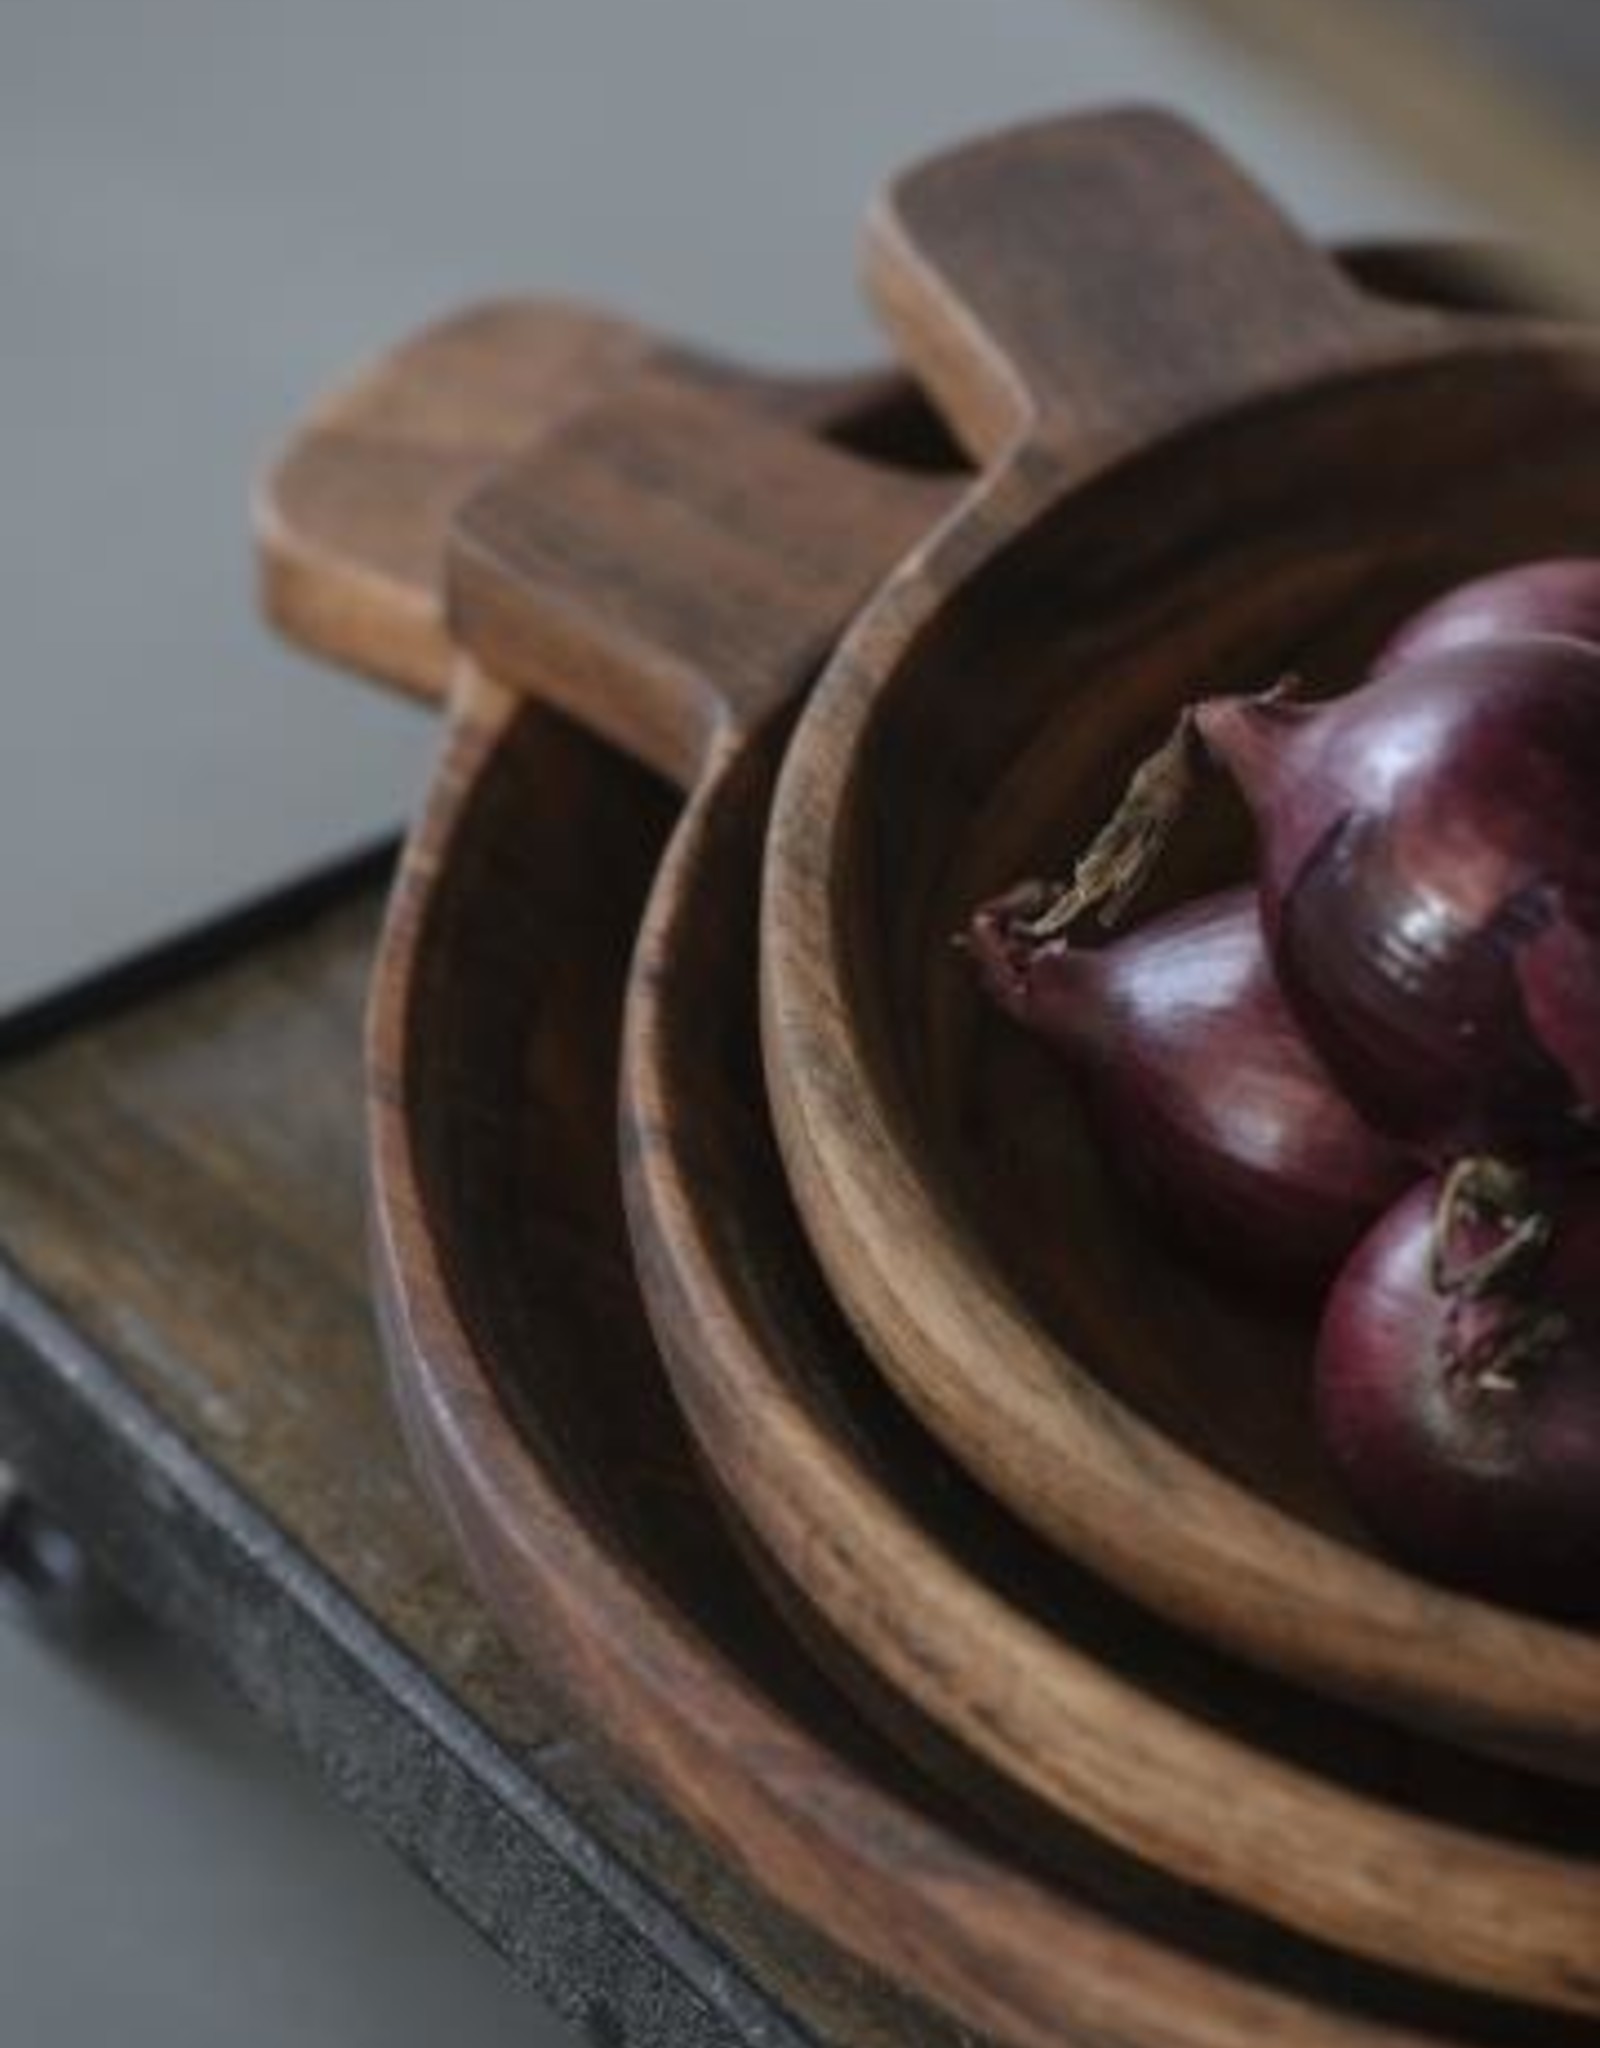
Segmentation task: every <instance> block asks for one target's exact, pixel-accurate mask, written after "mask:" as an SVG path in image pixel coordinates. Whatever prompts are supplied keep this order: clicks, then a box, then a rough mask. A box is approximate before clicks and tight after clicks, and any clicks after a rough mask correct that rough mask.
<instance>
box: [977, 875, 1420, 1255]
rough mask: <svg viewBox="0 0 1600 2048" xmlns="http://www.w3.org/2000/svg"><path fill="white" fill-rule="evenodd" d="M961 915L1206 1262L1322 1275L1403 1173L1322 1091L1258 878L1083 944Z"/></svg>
mask: <svg viewBox="0 0 1600 2048" xmlns="http://www.w3.org/2000/svg"><path fill="white" fill-rule="evenodd" d="M1028 901H1029V899H1028V898H1027V897H1026V896H1025V895H1018V894H1017V893H1015V892H1014V893H1013V894H1012V895H1011V896H1008V897H1005V898H1002V899H1000V901H999V902H998V903H995V904H990V905H986V906H985V907H984V908H983V909H982V910H980V911H979V912H978V913H977V915H976V916H975V917H974V918H973V920H972V924H971V928H970V931H969V934H968V942H969V945H970V948H971V952H972V955H973V958H974V960H975V962H976V964H977V966H978V969H979V972H980V975H981V977H982V979H983V982H984V985H985V987H986V989H987V990H988V992H989V994H990V995H991V996H992V997H993V998H994V1000H995V1001H996V1002H997V1003H998V1004H999V1005H1000V1007H1001V1008H1002V1009H1004V1010H1005V1011H1006V1012H1007V1013H1008V1014H1009V1015H1010V1016H1012V1017H1013V1018H1015V1019H1016V1020H1017V1021H1018V1022H1019V1023H1020V1024H1022V1025H1024V1026H1025V1027H1026V1028H1027V1029H1028V1030H1030V1031H1032V1032H1034V1033H1036V1034H1037V1035H1038V1036H1039V1037H1040V1038H1042V1039H1043V1040H1045V1041H1046V1042H1047V1043H1048V1044H1049V1045H1051V1046H1052V1047H1053V1048H1054V1049H1055V1050H1056V1051H1057V1052H1058V1053H1060V1054H1061V1055H1062V1056H1063V1057H1064V1058H1065V1059H1066V1061H1067V1062H1068V1064H1069V1065H1070V1066H1071V1067H1072V1069H1073V1070H1074V1072H1075V1073H1076V1074H1077V1075H1078V1076H1079V1078H1080V1080H1081V1081H1082V1083H1083V1084H1084V1087H1085V1089H1086V1093H1087V1098H1088V1103H1089V1107H1090V1111H1091V1115H1092V1118H1093V1121H1094V1124H1095V1127H1096V1130H1097V1133H1098V1135H1099V1137H1100V1140H1101V1143H1102V1145H1103V1146H1104V1148H1105V1149H1106V1151H1107V1152H1108V1153H1109V1154H1110V1155H1111V1157H1112V1159H1113V1161H1114V1163H1115V1164H1116V1166H1117V1168H1118V1170H1119V1171H1120V1172H1121V1173H1122V1174H1123V1175H1124V1176H1125V1177H1126V1178H1128V1179H1129V1180H1130V1181H1132V1182H1133V1184H1134V1185H1135V1186H1136V1187H1137V1188H1138V1190H1139V1191H1140V1192H1141V1194H1143V1196H1144V1197H1145V1198H1146V1200H1147V1201H1149V1202H1150V1203H1151V1204H1152V1205H1153V1206H1154V1207H1155V1208H1156V1209H1157V1210H1158V1211H1159V1212H1160V1214H1161V1215H1162V1216H1164V1217H1165V1218H1166V1219H1167V1220H1168V1221H1169V1222H1170V1223H1172V1224H1173V1226H1174V1227H1175V1228H1176V1229H1177V1231H1178V1232H1179V1233H1180V1234H1181V1236H1182V1237H1183V1238H1184V1239H1185V1240H1186V1241H1187V1242H1188V1243H1189V1244H1190V1245H1191V1246H1193V1247H1194V1248H1195V1249H1196V1250H1198V1251H1200V1252H1203V1253H1204V1254H1205V1255H1206V1257H1207V1259H1208V1261H1209V1262H1211V1263H1213V1264H1215V1263H1221V1264H1224V1265H1228V1266H1232V1267H1235V1268H1240V1267H1244V1268H1247V1269H1248V1271H1249V1272H1250V1273H1251V1275H1252V1276H1253V1277H1254V1278H1255V1279H1256V1280H1258V1281H1260V1280H1263V1279H1266V1278H1269V1277H1270V1278H1273V1279H1275V1280H1276V1282H1277V1284H1278V1290H1279V1291H1280V1292H1283V1293H1292V1292H1299V1291H1302V1290H1304V1289H1306V1288H1308V1287H1310V1286H1313V1285H1320V1284H1325V1283H1326V1281H1327V1280H1328V1279H1330V1278H1331V1277H1332V1275H1333V1273H1334V1272H1335V1271H1336V1270H1337V1268H1338V1266H1339V1264H1340V1262H1341V1261H1342V1260H1343V1259H1344V1257H1345V1256H1346V1255H1347V1254H1348V1252H1349V1250H1350V1248H1351V1247H1352V1245H1354V1244H1355V1243H1356V1241H1357V1240H1358V1239H1359V1237H1360V1236H1361V1234H1362V1233H1363V1231H1364V1230H1366V1229H1367V1228H1368V1226H1369V1225H1370V1224H1371V1222H1372V1220H1373V1218H1374V1217H1375V1216H1377V1215H1378V1214H1380V1213H1381V1211H1382V1210H1383V1208H1384V1207H1385V1205H1386V1204H1388V1203H1389V1202H1391V1201H1393V1200H1394V1198H1395V1197H1396V1195H1398V1194H1399V1192H1400V1191H1401V1189H1402V1188H1404V1187H1405V1186H1406V1185H1407V1183H1408V1181H1409V1180H1410V1179H1411V1178H1412V1173H1411V1170H1410V1169H1409V1168H1408V1166H1407V1164H1406V1162H1405V1160H1404V1158H1403V1156H1402V1155H1401V1154H1400V1153H1399V1152H1398V1151H1397V1150H1396V1149H1395V1148H1394V1147H1392V1146H1390V1145H1388V1144H1386V1143H1385V1142H1384V1141H1383V1140H1382V1139H1380V1138H1378V1137H1377V1136H1376V1134H1375V1133H1374V1132H1372V1131H1371V1130H1370V1129H1368V1127H1367V1126H1366V1125H1365V1124H1363V1123H1362V1122H1361V1120H1360V1118H1359V1117H1358V1116H1357V1115H1356V1113H1355V1111H1354V1110H1352V1109H1351V1108H1350V1107H1349V1106H1348V1104H1347V1103H1346V1102H1345V1101H1344V1100H1343V1098H1342V1097H1341V1096H1340V1095H1339V1094H1338V1093H1337V1091H1336V1090H1335V1089H1334V1087H1333V1085H1332V1083H1331V1082H1330V1080H1329V1079H1328V1076H1327V1073H1326V1072H1325V1070H1324V1069H1323V1067H1322V1065H1321V1063H1320V1061H1319V1060H1318V1059H1317V1057H1316V1055H1315V1054H1314V1053H1313V1052H1312V1050H1311V1048H1310V1046H1309V1045H1308V1044H1307V1043H1306V1040H1305V1037H1304V1035H1303V1034H1302V1033H1301V1031H1300V1030H1299V1029H1298V1027H1297V1026H1296V1025H1295V1023H1294V1020H1293V1019H1292V1018H1291V1017H1290V1015H1289V1012H1288V1010H1287V1008H1286V1007H1285V1005H1284V1002H1283V999H1282V997H1281V996H1280V995H1279V993H1278V990H1277V987H1276V984H1275V982H1274V980H1273V976H1272V972H1271V968H1270V966H1269V964H1268V960H1267V954H1266V948H1265V945H1264V943H1263V941H1262V937H1261V926H1260V919H1259V917H1258V916H1257V914H1256V907H1255V896H1254V892H1253V891H1252V890H1249V889H1237V890H1230V891H1229V892H1227V893H1226V894H1224V895H1221V896H1214V897H1209V898H1206V899H1205V900H1203V901H1201V902H1198V903H1193V904H1189V905H1186V906H1185V907H1184V908H1183V909H1181V910H1179V911H1176V912H1174V913H1172V914H1170V915H1169V916H1166V917H1162V918H1158V919H1155V920H1153V921H1151V922H1150V923H1149V924H1146V925H1144V926H1141V927H1140V928H1139V929H1138V930H1136V931H1134V932H1131V933H1130V934H1128V935H1127V936H1126V937H1124V938H1120V939H1118V940H1116V941H1114V942H1113V943H1111V944H1108V945H1105V946H1101V947H1098V948H1094V949H1087V948H1084V947H1081V946H1075V945H1072V944H1070V943H1069V942H1068V941H1067V940H1066V939H1063V938H1052V939H1049V940H1046V941H1044V942H1043V943H1035V942H1030V941H1029V940H1027V939H1026V938H1025V937H1024V936H1022V935H1021V934H1020V933H1019V932H1018V929H1017V915H1016V913H1017V908H1018V905H1019V904H1023V905H1026V903H1027V902H1028Z"/></svg>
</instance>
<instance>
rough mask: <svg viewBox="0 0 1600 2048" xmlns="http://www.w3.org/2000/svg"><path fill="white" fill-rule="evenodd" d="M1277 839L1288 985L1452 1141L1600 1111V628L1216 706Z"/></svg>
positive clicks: (1516, 1144)
mask: <svg viewBox="0 0 1600 2048" xmlns="http://www.w3.org/2000/svg"><path fill="white" fill-rule="evenodd" d="M1194 724H1195V729H1196V731H1197V733H1198V735H1199V737H1200V740H1201V742H1202V744H1203V745H1204V747H1205V749H1206V750H1207V751H1208V752H1209V753H1210V754H1211V755H1212V756H1214V757H1215V758H1217V759H1220V760H1221V761H1222V762H1223V763H1224V764H1225V765H1227V766H1228V767H1229V768H1230V769H1231V770H1232V771H1233V772H1234V774H1235V776H1236V779H1237V780H1238V782H1239V784H1240V787H1241V788H1242V790H1243V791H1244V794H1245V796H1246V799H1247V801H1248V802H1249V803H1250V805H1251V808H1252V809H1253V811H1254V812H1255V815H1256V819H1257V823H1258V827H1259V830H1260V835H1261V843H1262V919H1263V923H1264V926H1265V929H1266V931H1267V934H1268V940H1269V944H1270V947H1271V950H1272V954H1273V959H1274V963H1275V965H1276V967H1277V971H1278V975H1279V979H1280V982H1281V984H1282V986H1283V989H1284V993H1285V994H1286V996H1287V997H1288V999H1289V1002H1290V1005H1291V1007H1292V1008H1293V1009H1294V1011H1295V1014H1296V1015H1297V1017H1298V1018H1299V1020H1300V1022H1301V1024H1302V1026H1303V1027H1304V1029H1305V1031H1306V1033H1307V1035H1308V1036H1309V1037H1310V1038H1311V1040H1312V1042H1313V1043H1314V1044H1315V1046H1316V1047H1317V1049H1318V1051H1319V1052H1320V1053H1321V1055H1322V1057H1323V1058H1324V1060H1325V1061H1326V1062H1327V1065H1328V1067H1329V1068H1330V1070H1331V1071H1332V1073H1333V1074H1334V1076H1335V1077H1336V1079H1337V1080H1338V1081H1339V1083H1340V1085H1341V1086H1342V1087H1343V1088H1344V1089H1345V1091H1346V1092H1347V1093H1348V1094H1349V1096H1350V1098H1351V1100H1352V1101H1353V1102H1354V1103H1355V1104H1356V1106H1357V1107H1358V1108H1359V1110H1360V1111H1361V1113H1362V1114H1363V1115H1364V1116H1365V1117H1366V1118H1367V1119H1368V1120H1369V1121H1370V1122H1371V1123H1372V1124H1373V1125H1375V1126H1376V1127H1377V1128H1378V1129H1380V1130H1382V1131H1384V1132H1386V1133H1388V1134H1389V1135H1390V1136H1392V1137H1394V1138H1396V1139H1399V1140H1401V1141H1403V1142H1405V1143H1407V1144H1408V1145H1411V1146H1413V1147H1414V1148H1416V1149H1417V1150H1418V1151H1420V1152H1421V1153H1423V1154H1424V1155H1425V1156H1427V1157H1430V1158H1435V1159H1438V1158H1444V1157H1448V1156H1452V1155H1455V1154H1459V1153H1463V1152H1472V1151H1479V1150H1488V1151H1500V1150H1509V1151H1512V1152H1516V1151H1518V1150H1528V1149H1531V1150H1536V1151H1537V1150H1558V1151H1559V1150H1563V1149H1565V1150H1570V1149H1573V1148H1575V1147H1577V1146H1581V1145H1583V1144H1585V1143H1589V1142H1592V1141H1593V1139H1594V1137H1595V1134H1596V1128H1597V1123H1600V817H1597V795H1600V648H1592V647H1587V646H1584V645H1582V644H1581V643H1579V642H1577V641H1573V640H1565V639H1560V638H1557V637H1553V636H1552V637H1536V636H1528V637H1524V638H1522V639H1515V640H1512V639H1506V640H1496V641H1486V642H1481V643H1477V644H1474V645H1468V646H1460V647H1455V648H1451V649H1447V650H1446V651H1444V652H1442V653H1437V654H1433V655H1428V656H1426V657H1424V658H1422V659H1421V660H1418V661H1413V662H1407V663H1405V664H1403V665H1401V666H1399V667H1397V668H1393V669H1391V670H1389V671H1387V672H1386V673H1385V674H1384V675H1383V676H1381V677H1380V678H1378V679H1377V680H1376V681H1375V682H1372V683H1369V684H1367V685H1366V686H1365V687H1364V688H1362V689H1359V690H1356V691H1354V692H1352V693H1351V694H1350V695H1349V696H1347V697H1342V698H1337V699H1334V700H1332V701H1331V702H1328V703H1321V704H1295V703H1292V702H1285V701H1282V700H1281V699H1265V700H1263V699H1257V700H1249V699H1236V698H1219V699H1214V700H1212V701H1211V702H1209V703H1206V704H1202V705H1200V706H1197V707H1196V710H1195V712H1194Z"/></svg>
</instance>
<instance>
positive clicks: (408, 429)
mask: <svg viewBox="0 0 1600 2048" xmlns="http://www.w3.org/2000/svg"><path fill="white" fill-rule="evenodd" d="M656 377H659V378H660V380H661V381H662V382H663V383H664V384H666V385H667V386H668V387H669V388H678V389H683V388H690V389H699V390H704V391H708V392H714V393H721V394H724V395H727V396H737V397H739V398H741V399H742V400H744V401H746V402H747V403H748V405H749V407H750V408H751V410H752V411H758V412H760V413H762V414H763V415H765V416H767V417H770V418H773V419H778V420H789V421H792V422H793V423H794V424H795V425H797V426H800V427H805V426H807V425H809V424H810V423H811V422H813V421H822V422H825V423H826V425H827V426H828V427H829V429H830V430H832V431H836V432H839V433H841V434H847V435H848V434H856V433H859V434H860V435H862V436H864V437H865V438H867V439H868V440H870V439H871V438H872V436H873V434H874V433H877V432H880V431H881V430H882V424H883V423H884V422H889V423H893V422H894V421H895V420H896V419H897V418H898V417H899V416H900V415H902V414H903V413H904V411H905V403H906V401H905V386H904V384H903V382H902V381H901V380H898V379H895V378H891V377H889V376H888V375H886V374H884V373H882V372H871V373H861V374H850V375H844V376H838V377H806V378H799V377H780V376H767V375H762V374H759V373H757V372H754V371H751V370H746V369H743V368H741V367H739V366H737V365H734V364H731V363H724V362H721V361H719V360H718V359H716V358H714V357H712V356H709V355H706V354H704V353H702V352H700V351H697V350H691V349H688V348H685V347H682V346H679V345H677V344H675V343H673V342H670V341H668V340H666V339H665V338H663V337H661V336H659V335H654V334H650V333H648V332H647V331H646V330H644V329H643V328H640V327H638V326H636V325H634V324H633V323H632V322H630V321H627V320H620V319H617V318H615V317H613V316H611V315H609V314H604V313H598V312H595V311H592V310H591V309H589V308H586V307H582V306H577V305H573V304H569V303H567V302H566V301H563V300H559V299H540V298H531V299H504V300H495V301H491V302H488V303H486V304H483V305H480V306H474V307H471V308H469V309H467V310H466V311H464V312H461V313H457V314H454V315H452V316H451V317H449V318H447V319H444V320H441V321H439V322H438V323H437V324H436V325H435V326H433V327H430V328H427V329H426V330H424V331H423V332H422V333H420V334H418V335H415V336H413V337H412V338H411V339H410V340H409V341H407V342H405V343H404V344H402V345H401V346H400V347H398V348H395V349H392V350H390V351H389V352H388V353H386V354H385V355H383V356H381V357H380V358H379V359H378V360H377V361H375V362H374V363H372V364H371V365H370V366H369V367H368V368H367V369H365V370H364V371H362V372H361V374H360V375H359V376H357V377H355V378H353V379H352V380H351V381H350V382H349V383H348V384H347V385H345V386H343V387H341V388H340V389H339V390H337V391H334V392H331V393H330V394H329V395H328V396H327V397H325V398H324V399H323V400H322V401H321V402H320V403H319V404H318V405H317V406H316V407H315V408H314V410H313V411H312V412H311V413H310V414H309V415H308V416H307V418H306V420H305V421H304V423H303V424H302V425H301V427H300V428H299V429H298V431H297V432H296V433H294V434H293V435H292V436H291V437H290V438H289V440H288V441H287V442H286V443H285V445H284V447H283V448H282V449H281V450H280V451H279V452H278V453H277V454H276V455H275V457H274V458H273V460H272V461H271V462H270V463H269V464H268V465H267V466H266V467H265V468H264V469H263V471H262V474H261V476H260V478H259V479H258V481H257V485H256V489H255V492H254V496H253V501H252V517H253V526H254V532H255V551H256V565H257V580H258V587H259V593H260V599H261V604H262V608H263V610H264V611H265V613H266V614H267V616H268V617H269V618H270V619H271V620H272V622H273V623H274V624H275V625H276V626H277V627H278V629H279V630H280V631H281V632H282V633H284V634H285V635H286V636H287V637H288V638H289V639H291V640H294V641H296V642H297V643H298V644H299V645H301V646H302V647H305V648H307V649H309V650H311V651H313V652H315V653H318V654H321V655H322V656H324V657H325V658H326V659H327V660H329V661H337V662H340V663H342V664H343V665H344V666H346V667H348V668H352V669H355V670H357V671H359V672H360V673H362V674H365V675H369V676H372V677H374V678H375V679H377V680H379V681H381V682H384V683H387V684H389V685H390V686H391V687H393V688H397V689H401V690H405V691H408V692H410V693H412V694H414V695H417V696H421V697H425V698H429V699H433V700H437V699H440V698H442V697H443V696H444V694H445V693H446V691H447V689H448V686H449V681H450V676H451V673H452V670H453V666H454V661H455V649H454V646H453V643H452V640H451V636H450V633H449V629H448V626H447V624H446V620H445V593H444V584H443V580H442V577H441V573H440V564H441V562H442V561H443V559H444V553H445V545H446V540H447V536H448V534H449V530H450V525H451V522H452V521H453V520H454V518H455V516H456V514H457V513H458V512H459V511H460V510H461V508H462V507H463V505H465V504H466V503H467V502H468V500H469V499H470V498H471V497H472V495H473V493H474V491H475V490H477V489H478V488H480V487H481V486H482V485H483V484H484V483H485V482H486V481H487V480H488V479H489V478H490V477H491V476H492V475H493V473H494V472H495V471H496V470H497V469H498V468H500V467H501V466H502V465H504V464H506V463H508V462H510V461H511V460H512V459H513V458H514V457H516V456H517V455H518V454H519V453H520V452H523V451H526V450H529V449H531V448H534V447H536V446H537V445H538V444H539V443H540V442H541V441H542V440H543V439H545V437H546V436H547V435H548V434H549V433H550V432H551V431H552V430H553V429H555V428H556V427H557V426H558V425H559V424H560V423H561V422H562V421H563V420H565V419H567V418H569V417H570V416H571V415H572V414H573V413H574V412H576V411H578V410H580V409H581V408H582V407H583V406H584V405H586V404H589V403H591V402H593V401H594V400H596V399H599V398H601V397H603V396H605V395H606V394H608V393H611V392H616V391H623V390H635V391H637V390H639V389H640V388H641V387H643V386H646V385H648V384H650V382H651V381H652V379H654V378H656ZM936 442H937V436H936V435H935V434H933V433H932V432H931V431H930V430H929V428H928V426H927V425H926V424H924V425H923V426H922V427H921V428H920V429H919V430H918V432H916V433H914V434H913V435H912V436H911V437H910V443H909V445H910V446H911V448H912V450H913V452H914V453H916V454H917V456H918V459H925V451H926V448H927V446H928V445H929V444H930V443H933V444H936Z"/></svg>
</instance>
